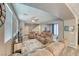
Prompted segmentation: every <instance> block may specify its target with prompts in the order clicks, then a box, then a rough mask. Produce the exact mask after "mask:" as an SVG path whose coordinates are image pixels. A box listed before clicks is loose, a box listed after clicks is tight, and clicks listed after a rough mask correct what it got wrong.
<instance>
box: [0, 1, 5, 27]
mask: <svg viewBox="0 0 79 59" xmlns="http://www.w3.org/2000/svg"><path fill="white" fill-rule="evenodd" d="M5 17H6V8H5V4H4V3H0V27H1V26H2V25H3V24H4V22H5Z"/></svg>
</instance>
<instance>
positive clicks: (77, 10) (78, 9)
mask: <svg viewBox="0 0 79 59" xmlns="http://www.w3.org/2000/svg"><path fill="white" fill-rule="evenodd" d="M68 5H69V7H70V8H71V9H72V10H73V12H74V13H75V14H76V16H77V17H78V18H79V3H68Z"/></svg>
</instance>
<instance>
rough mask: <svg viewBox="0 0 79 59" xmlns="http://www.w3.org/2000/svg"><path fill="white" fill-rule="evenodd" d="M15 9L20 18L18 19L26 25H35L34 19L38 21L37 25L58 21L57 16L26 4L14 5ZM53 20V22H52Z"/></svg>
mask: <svg viewBox="0 0 79 59" xmlns="http://www.w3.org/2000/svg"><path fill="white" fill-rule="evenodd" d="M13 7H14V9H15V12H16V14H17V16H18V18H19V19H20V20H21V21H24V22H26V23H33V22H32V20H33V18H36V19H37V22H36V24H38V23H52V22H53V21H55V20H56V19H57V17H56V16H54V15H51V14H49V13H48V12H45V11H43V10H41V9H38V8H33V7H30V6H28V5H24V4H13ZM51 20H52V22H51Z"/></svg>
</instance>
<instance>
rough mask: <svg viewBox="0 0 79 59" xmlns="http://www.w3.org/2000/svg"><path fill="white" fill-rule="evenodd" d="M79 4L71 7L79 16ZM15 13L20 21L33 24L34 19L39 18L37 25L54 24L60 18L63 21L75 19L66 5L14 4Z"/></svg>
mask: <svg viewBox="0 0 79 59" xmlns="http://www.w3.org/2000/svg"><path fill="white" fill-rule="evenodd" d="M78 5H79V4H76V3H75V4H71V3H70V4H69V6H70V7H71V8H72V9H73V10H74V11H75V12H76V14H77V16H79V12H78V11H79V8H78V7H79V6H78ZM13 7H14V9H15V12H16V14H17V16H18V17H19V19H20V20H22V21H26V22H27V23H31V21H32V19H31V18H32V17H37V18H38V19H39V21H38V22H37V23H53V22H54V21H55V20H57V19H58V18H60V19H63V20H69V19H74V18H75V17H74V15H73V14H72V12H71V11H70V10H69V8H68V7H67V6H66V5H65V4H64V3H25V4H24V3H23V4H22V3H21V4H18V3H16V4H13Z"/></svg>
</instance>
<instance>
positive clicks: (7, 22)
mask: <svg viewBox="0 0 79 59" xmlns="http://www.w3.org/2000/svg"><path fill="white" fill-rule="evenodd" d="M4 26H5V29H4V31H5V36H4V37H5V38H4V42H7V41H8V40H10V39H11V38H12V14H11V12H10V11H9V9H8V7H6V20H5V24H4Z"/></svg>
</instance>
